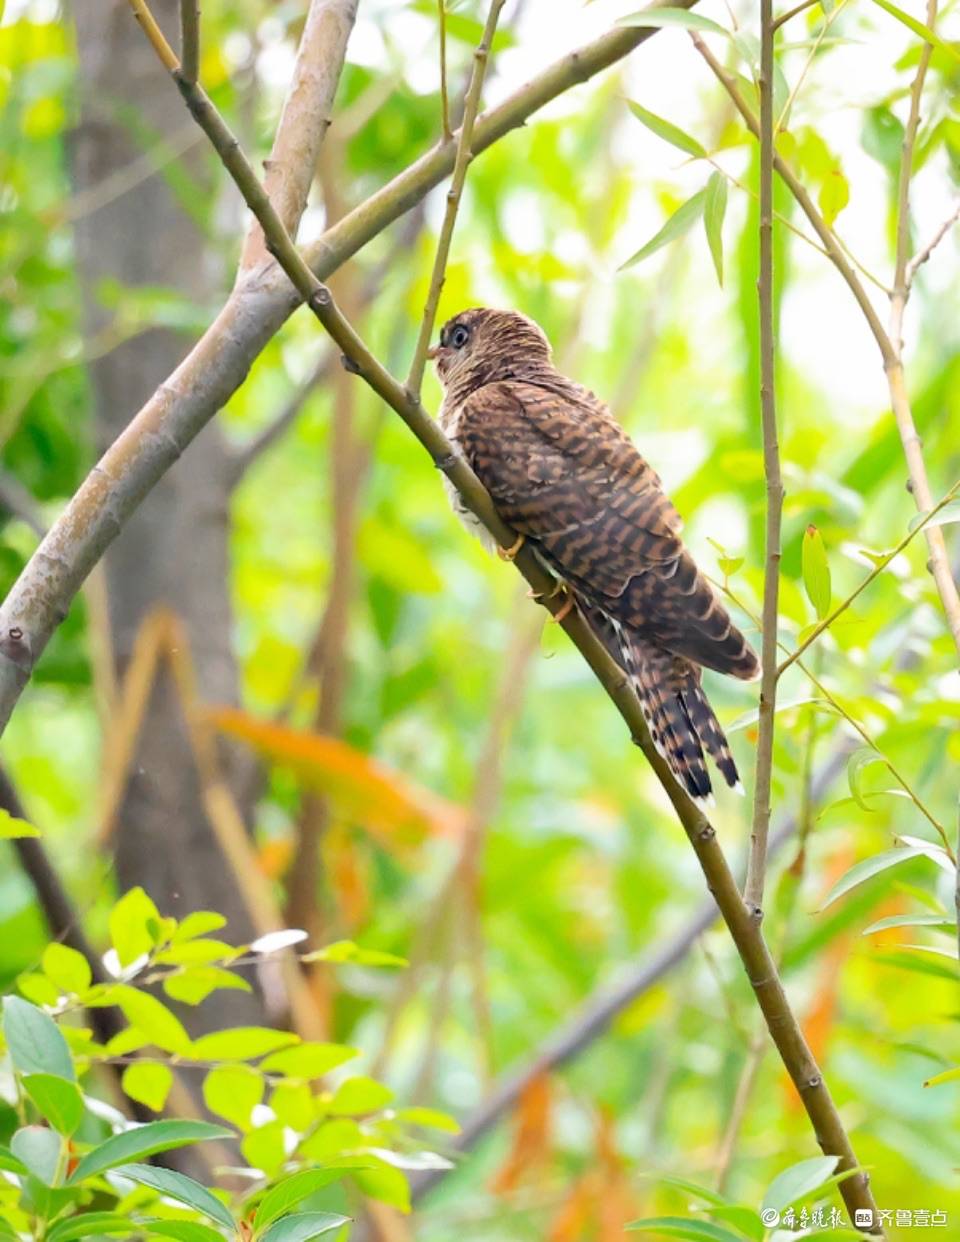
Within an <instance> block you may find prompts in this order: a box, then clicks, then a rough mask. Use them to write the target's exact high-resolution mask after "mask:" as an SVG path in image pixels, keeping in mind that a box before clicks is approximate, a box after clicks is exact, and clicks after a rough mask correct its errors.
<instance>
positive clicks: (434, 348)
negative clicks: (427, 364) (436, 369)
mask: <svg viewBox="0 0 960 1242" xmlns="http://www.w3.org/2000/svg"><path fill="white" fill-rule="evenodd" d="M440 348H441V347H440V346H439V345H431V346H430V348H429V349H428V350H427V358H428V359H429V360H430V361H431V362H433V360H434V358H436V356H437V354H439V352H440Z"/></svg>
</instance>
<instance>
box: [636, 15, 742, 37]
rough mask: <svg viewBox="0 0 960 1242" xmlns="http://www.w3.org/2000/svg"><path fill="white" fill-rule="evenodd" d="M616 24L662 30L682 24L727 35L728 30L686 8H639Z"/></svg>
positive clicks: (690, 28) (684, 26)
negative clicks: (637, 11)
mask: <svg viewBox="0 0 960 1242" xmlns="http://www.w3.org/2000/svg"><path fill="white" fill-rule="evenodd" d="M617 25H618V26H641V27H643V28H644V29H648V30H662V29H663V28H664V27H665V26H682V27H683V28H684V29H685V30H707V31H709V32H710V33H711V34H721V35H726V36H727V37H729V35H730V32H729V30H724V28H723V27H722V26H721V25H720V24H719V23H718V22H713V21H711V20H710V18H709V17H703V16H702V14H700V13H691V12H690V11H689V10H688V9H671V8H662V9H641V10H640V12H639V13H631V14H629V16H627V17H621V18H620V19H619V20H618V21H617Z"/></svg>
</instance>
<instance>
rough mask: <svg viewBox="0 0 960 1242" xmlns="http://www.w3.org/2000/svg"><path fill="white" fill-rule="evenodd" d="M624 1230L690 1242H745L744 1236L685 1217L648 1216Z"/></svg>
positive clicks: (710, 1223) (633, 1221)
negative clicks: (639, 1231) (642, 1231)
mask: <svg viewBox="0 0 960 1242" xmlns="http://www.w3.org/2000/svg"><path fill="white" fill-rule="evenodd" d="M624 1228H625V1229H626V1230H627V1231H628V1232H632V1231H633V1230H637V1229H642V1230H644V1231H645V1232H647V1233H658V1234H661V1235H662V1236H663V1237H666V1238H685V1239H687V1240H688V1242H743V1235H742V1234H739V1233H732V1232H731V1231H730V1230H729V1229H724V1227H723V1226H722V1225H715V1224H713V1222H712V1221H709V1220H688V1219H687V1218H686V1217H684V1216H646V1217H644V1219H643V1220H632V1221H631V1222H630V1224H629V1225H625V1226H624Z"/></svg>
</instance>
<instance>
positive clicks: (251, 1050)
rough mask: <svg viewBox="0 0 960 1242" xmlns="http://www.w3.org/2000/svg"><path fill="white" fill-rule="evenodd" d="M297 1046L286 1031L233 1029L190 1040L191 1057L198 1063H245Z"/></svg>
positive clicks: (251, 1027)
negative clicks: (286, 1047) (191, 1045)
mask: <svg viewBox="0 0 960 1242" xmlns="http://www.w3.org/2000/svg"><path fill="white" fill-rule="evenodd" d="M296 1043H299V1039H298V1037H297V1036H296V1035H293V1034H291V1033H290V1032H289V1031H274V1030H271V1029H270V1028H269V1027H266V1026H234V1027H230V1028H229V1029H228V1030H225V1031H214V1032H213V1033H212V1034H210V1035H201V1036H200V1038H199V1039H197V1040H194V1043H193V1050H192V1054H191V1055H192V1056H194V1057H196V1058H197V1060H199V1061H249V1060H251V1059H252V1058H253V1057H262V1056H265V1055H266V1054H267V1053H268V1052H274V1051H275V1050H276V1049H277V1048H282V1047H284V1046H285V1045H287V1044H296Z"/></svg>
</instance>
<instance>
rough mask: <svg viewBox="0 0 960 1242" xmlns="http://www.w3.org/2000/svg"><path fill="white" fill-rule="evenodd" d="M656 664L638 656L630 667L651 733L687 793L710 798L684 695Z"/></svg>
mask: <svg viewBox="0 0 960 1242" xmlns="http://www.w3.org/2000/svg"><path fill="white" fill-rule="evenodd" d="M668 658H669V657H668ZM658 664H659V661H652V660H647V659H641V660H638V661H637V664H636V668H635V670H634V671H633V681H634V686H635V688H636V691H637V697H638V698H639V700H640V706H641V708H642V709H643V715H644V719H645V720H646V722H647V727H648V728H649V730H650V737H651V738H652V739H653V744H654V746H656V748H657V750H658V751H659V752H660V754H661V755H662V756H663V757H664V759H666V761H667V763H668V764H669V766H670V771H671V772H672V773H673V774H674V776H675V777H676V778H677V780H678V781H679V782H680V784H681V785H682V786H683V788H684V789H685V790H686V791H687V793H688V794H689V795H690V797H691V798H695V799H698V800H702V801H709V800H710V799H711V797H712V792H713V790H712V786H711V784H710V774H709V772H708V771H707V762H706V759H705V758H704V755H703V747H702V746H701V744H700V737H699V736H698V734H697V730H696V728H695V727H694V725H693V723H692V721H691V719H690V715H689V713H688V711H687V709H686V706H685V704H684V700H683V696H682V695H681V694H678V693H676V692H675V691H674V690H673V689H672V688H671V687H670V685H669V684H668V683H667V681H666V679H665V678H664V677H663V676H662V671H663V670H662V669H661V668H660V667H658Z"/></svg>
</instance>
